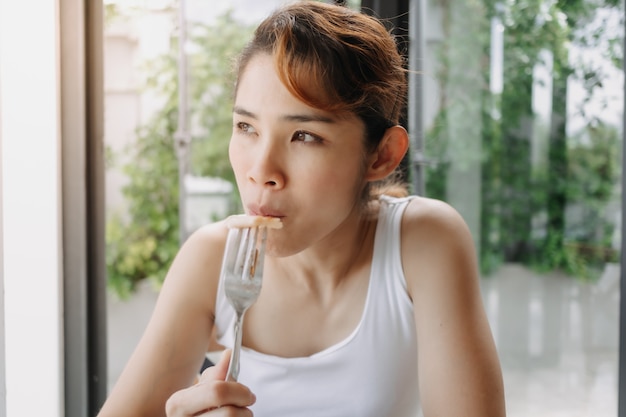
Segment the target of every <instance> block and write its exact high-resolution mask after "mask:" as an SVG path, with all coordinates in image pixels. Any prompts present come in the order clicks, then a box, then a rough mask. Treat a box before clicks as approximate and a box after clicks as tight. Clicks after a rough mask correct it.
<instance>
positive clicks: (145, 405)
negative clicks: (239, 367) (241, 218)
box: [98, 223, 249, 417]
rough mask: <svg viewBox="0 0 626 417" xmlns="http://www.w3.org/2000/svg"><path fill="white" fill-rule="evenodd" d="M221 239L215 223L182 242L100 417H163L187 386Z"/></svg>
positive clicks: (211, 296)
mask: <svg viewBox="0 0 626 417" xmlns="http://www.w3.org/2000/svg"><path fill="white" fill-rule="evenodd" d="M225 237H226V228H225V227H224V226H223V224H220V223H217V224H214V225H210V226H207V227H204V228H202V229H200V230H199V231H198V232H196V233H194V234H193V235H192V236H191V237H190V238H189V239H188V240H187V242H185V244H184V245H183V247H182V248H181V250H180V252H179V253H178V255H177V256H176V259H175V260H174V262H173V264H172V266H171V268H170V270H169V272H168V274H167V277H166V279H165V281H164V283H163V287H162V289H161V291H160V293H159V297H158V300H157V303H156V306H155V309H154V312H153V314H152V317H151V319H150V322H149V324H148V326H147V328H146V330H145V332H144V334H143V336H142V338H141V340H140V342H139V344H138V346H137V348H136V349H135V351H134V353H133V355H132V356H131V358H130V360H129V361H128V363H127V365H126V367H125V369H124V371H123V372H122V374H121V376H120V378H119V379H118V381H117V383H116V384H115V387H114V389H113V391H112V392H111V394H110V396H109V398H108V399H107V401H106V403H105V404H104V406H103V408H102V410H101V411H100V413H99V414H98V416H99V417H108V416H116V417H123V416H151V417H152V416H164V415H165V403H166V401H167V400H168V398H169V397H170V396H171V395H172V394H173V393H174V392H177V391H180V390H183V389H184V388H186V387H189V386H190V385H192V383H193V381H194V379H195V378H196V376H197V373H198V371H199V370H200V365H201V363H202V360H203V358H204V354H205V351H206V348H207V346H208V343H209V336H210V334H211V330H212V327H213V318H214V311H215V297H216V292H217V284H218V281H219V274H220V268H221V261H222V254H223V251H224V242H225ZM226 363H227V362H226ZM226 366H227V365H226ZM208 375H211V373H208ZM203 377H204V376H203ZM204 379H205V380H206V379H207V378H204ZM198 385H200V386H202V387H203V388H204V387H209V388H210V389H213V388H214V387H215V384H198ZM239 385H240V384H239ZM241 387H243V386H241ZM207 389H208V388H207ZM235 389H237V388H235ZM195 391H198V390H195ZM179 397H180V396H179ZM248 397H249V394H248ZM176 410H177V413H178V412H179V411H180V407H178V408H176ZM196 411H197V410H196ZM179 415H183V414H179Z"/></svg>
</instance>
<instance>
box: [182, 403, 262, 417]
mask: <svg viewBox="0 0 626 417" xmlns="http://www.w3.org/2000/svg"><path fill="white" fill-rule="evenodd" d="M252 416H253V413H252V410H250V409H249V408H242V407H231V406H225V407H220V408H215V409H213V410H207V411H205V412H204V413H202V414H197V415H194V417H252Z"/></svg>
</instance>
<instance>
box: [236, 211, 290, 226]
mask: <svg viewBox="0 0 626 417" xmlns="http://www.w3.org/2000/svg"><path fill="white" fill-rule="evenodd" d="M226 225H227V226H228V227H229V228H230V229H243V228H246V227H267V228H268V229H280V228H282V227H283V223H282V221H281V220H280V219H279V218H278V217H270V216H248V215H247V214H236V215H234V216H230V217H228V218H227V219H226Z"/></svg>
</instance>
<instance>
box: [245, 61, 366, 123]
mask: <svg viewBox="0 0 626 417" xmlns="http://www.w3.org/2000/svg"><path fill="white" fill-rule="evenodd" d="M235 107H236V108H239V109H242V108H243V109H245V110H247V111H250V112H252V113H255V114H256V113H268V112H278V111H280V112H282V113H285V112H288V113H294V114H295V113H306V114H309V115H316V116H317V117H316V118H317V119H324V118H326V119H332V120H334V121H338V122H339V121H351V122H354V121H358V122H360V119H358V117H357V116H356V115H355V114H353V113H338V112H330V111H326V110H324V109H319V108H316V107H314V106H312V105H310V104H308V103H306V102H305V101H303V100H302V99H301V98H300V97H296V96H295V95H294V94H293V93H292V92H291V91H290V90H289V89H288V88H287V87H286V86H285V84H284V83H283V82H282V80H281V79H280V77H279V75H278V72H277V70H276V65H275V63H274V59H273V57H272V56H271V55H268V54H258V55H255V56H254V57H252V58H251V59H250V61H249V62H248V63H247V65H246V66H245V68H243V70H242V72H241V73H240V78H239V81H238V83H237V89H236V94H235Z"/></svg>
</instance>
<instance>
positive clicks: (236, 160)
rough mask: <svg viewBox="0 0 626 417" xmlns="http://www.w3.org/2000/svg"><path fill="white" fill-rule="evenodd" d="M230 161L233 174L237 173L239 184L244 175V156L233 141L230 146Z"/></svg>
mask: <svg viewBox="0 0 626 417" xmlns="http://www.w3.org/2000/svg"><path fill="white" fill-rule="evenodd" d="M228 159H229V161H230V165H231V167H232V168H233V172H234V173H235V178H236V179H237V182H239V177H240V176H241V175H242V172H241V171H242V169H243V165H244V161H245V158H244V154H243V153H242V152H241V149H239V148H238V147H237V146H236V145H234V144H233V140H232V139H231V141H230V142H229V144H228Z"/></svg>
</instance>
